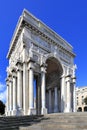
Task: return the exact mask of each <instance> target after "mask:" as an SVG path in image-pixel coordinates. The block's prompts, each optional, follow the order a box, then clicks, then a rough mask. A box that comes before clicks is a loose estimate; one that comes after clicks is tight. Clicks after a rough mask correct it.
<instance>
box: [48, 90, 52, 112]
mask: <svg viewBox="0 0 87 130" xmlns="http://www.w3.org/2000/svg"><path fill="white" fill-rule="evenodd" d="M48 92H49V94H48V95H49V100H48V101H49V113H51V112H52V100H51V98H52V95H51V89H49V90H48Z"/></svg>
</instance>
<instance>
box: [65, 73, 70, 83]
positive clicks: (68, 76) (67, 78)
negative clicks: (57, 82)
mask: <svg viewBox="0 0 87 130" xmlns="http://www.w3.org/2000/svg"><path fill="white" fill-rule="evenodd" d="M65 78H66V82H70V81H71V75H70V74H69V75H66V76H65Z"/></svg>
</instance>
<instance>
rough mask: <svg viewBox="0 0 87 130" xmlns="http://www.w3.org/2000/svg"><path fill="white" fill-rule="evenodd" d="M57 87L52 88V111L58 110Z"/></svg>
mask: <svg viewBox="0 0 87 130" xmlns="http://www.w3.org/2000/svg"><path fill="white" fill-rule="evenodd" d="M57 89H58V88H57V87H55V88H54V112H58V91H57Z"/></svg>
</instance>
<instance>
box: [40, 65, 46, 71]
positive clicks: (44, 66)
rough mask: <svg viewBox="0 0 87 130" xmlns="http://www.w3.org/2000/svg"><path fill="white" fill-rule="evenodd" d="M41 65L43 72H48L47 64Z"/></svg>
mask: <svg viewBox="0 0 87 130" xmlns="http://www.w3.org/2000/svg"><path fill="white" fill-rule="evenodd" d="M40 67H41V72H44V73H46V69H47V64H45V63H43V64H41V65H40Z"/></svg>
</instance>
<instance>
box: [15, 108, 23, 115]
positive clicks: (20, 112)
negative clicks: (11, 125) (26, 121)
mask: <svg viewBox="0 0 87 130" xmlns="http://www.w3.org/2000/svg"><path fill="white" fill-rule="evenodd" d="M16 115H17V116H21V115H23V110H22V108H19V109H18V110H17V113H16Z"/></svg>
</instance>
